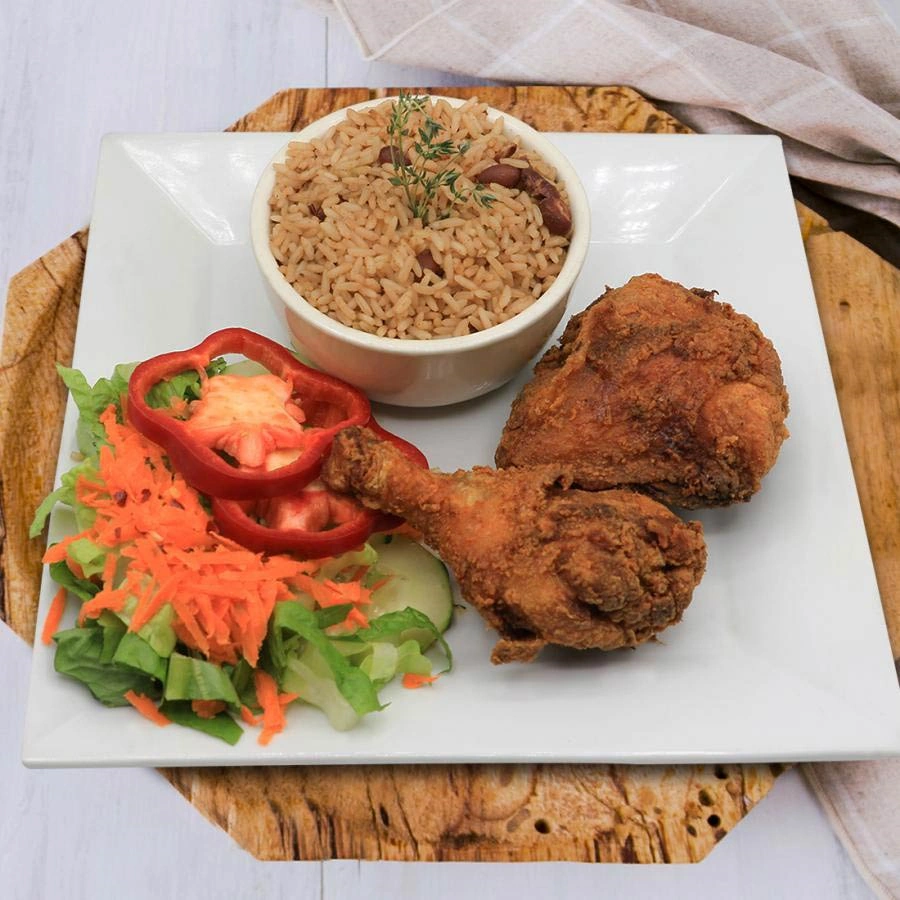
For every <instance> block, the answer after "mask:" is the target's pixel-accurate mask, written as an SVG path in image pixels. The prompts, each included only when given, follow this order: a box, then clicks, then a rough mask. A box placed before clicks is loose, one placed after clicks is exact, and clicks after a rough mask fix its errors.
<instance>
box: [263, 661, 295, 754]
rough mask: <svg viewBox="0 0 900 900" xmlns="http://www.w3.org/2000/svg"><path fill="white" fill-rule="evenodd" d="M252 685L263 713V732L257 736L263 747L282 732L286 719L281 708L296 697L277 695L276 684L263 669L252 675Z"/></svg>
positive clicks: (293, 695)
mask: <svg viewBox="0 0 900 900" xmlns="http://www.w3.org/2000/svg"><path fill="white" fill-rule="evenodd" d="M253 683H254V685H255V686H256V699H257V700H258V701H259V705H260V706H261V707H262V711H263V712H262V725H263V730H262V732H261V734H260V736H259V743H260V744H262V745H263V746H265V745H266V744H268V743H269V741H271V740H272V738H273V737H274V736H275V735H276V734H278V733H279V732H281V731H284V726H285V723H286V719H285V717H284V709H283V707H284V706H285V704H287V703H290V702H291V701H292V700H296V699H297V695H296V694H281V695H279V693H278V683H277V682H276V681H275V679H274V678H273V677H272V676H271V675H270V674H269V673H268V672H266V671H264V670H263V669H257V670H256V671H255V672H254V673H253Z"/></svg>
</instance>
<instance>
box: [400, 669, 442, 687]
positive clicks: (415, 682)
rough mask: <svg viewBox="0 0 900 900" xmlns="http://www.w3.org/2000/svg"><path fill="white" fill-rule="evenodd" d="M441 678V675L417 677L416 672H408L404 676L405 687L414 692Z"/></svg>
mask: <svg viewBox="0 0 900 900" xmlns="http://www.w3.org/2000/svg"><path fill="white" fill-rule="evenodd" d="M439 677H440V676H439V675H416V673H415V672H407V673H406V674H405V675H404V676H403V687H405V688H410V689H412V690H414V689H415V688H420V687H423V686H424V685H426V684H433V683H434V682H435V681H437V680H438V678H439Z"/></svg>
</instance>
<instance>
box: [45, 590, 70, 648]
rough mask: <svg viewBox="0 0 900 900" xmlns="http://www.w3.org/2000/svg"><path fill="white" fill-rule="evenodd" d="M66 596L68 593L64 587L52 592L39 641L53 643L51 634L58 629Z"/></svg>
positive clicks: (64, 607) (63, 611) (64, 608)
mask: <svg viewBox="0 0 900 900" xmlns="http://www.w3.org/2000/svg"><path fill="white" fill-rule="evenodd" d="M67 596H68V593H67V591H66V589H65V588H64V587H61V588H60V589H59V590H58V591H57V592H56V594H54V596H53V602H52V603H51V604H50V609H48V610H47V618H46V619H44V627H43V629H41V643H44V644H52V643H53V635H54V634H56V632H57V631H58V630H59V623H60V622H61V621H62V617H63V614H64V613H65V611H66V597H67Z"/></svg>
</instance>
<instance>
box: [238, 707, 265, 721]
mask: <svg viewBox="0 0 900 900" xmlns="http://www.w3.org/2000/svg"><path fill="white" fill-rule="evenodd" d="M241 718H242V719H243V720H244V721H245V722H246V723H247V724H248V725H259V723H260V721H261V720H260V717H259V716H257V715H254V714H253V710H252V709H250V707H249V706H241Z"/></svg>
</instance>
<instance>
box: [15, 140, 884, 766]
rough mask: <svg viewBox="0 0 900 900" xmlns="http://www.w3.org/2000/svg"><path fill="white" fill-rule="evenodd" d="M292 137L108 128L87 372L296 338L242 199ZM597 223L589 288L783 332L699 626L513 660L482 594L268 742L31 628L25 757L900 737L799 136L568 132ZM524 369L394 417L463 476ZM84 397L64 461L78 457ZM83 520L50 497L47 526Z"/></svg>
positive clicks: (850, 750)
mask: <svg viewBox="0 0 900 900" xmlns="http://www.w3.org/2000/svg"><path fill="white" fill-rule="evenodd" d="M288 138H289V136H288V135H284V134H203V135H119V136H112V137H109V138H107V139H106V140H105V141H104V144H103V150H102V154H101V160H100V169H99V176H98V182H97V191H96V197H95V205H94V217H93V223H92V226H91V235H90V247H89V250H88V258H87V268H86V270H85V278H84V292H83V295H82V304H81V312H80V318H79V323H78V335H77V341H76V348H75V363H74V364H75V366H77V367H78V368H80V369H82V370H84V372H85V373H86V374H87V376H88V378H89V379H90V380H91V381H93V380H94V379H96V378H98V377H100V376H103V375H108V374H109V373H110V372H111V370H112V368H113V366H114V365H115V364H116V363H118V362H125V361H130V360H137V359H143V358H146V357H148V356H151V355H154V354H157V353H161V352H163V351H167V350H172V349H178V348H184V347H188V346H191V345H193V344H195V343H197V342H198V341H199V340H200V339H202V338H203V337H205V336H206V335H207V334H208V333H209V332H211V331H214V330H216V329H218V328H222V327H225V326H233V325H241V326H245V327H249V328H253V329H255V330H257V331H261V332H263V333H265V334H267V335H269V336H270V337H273V338H276V339H279V340H286V339H287V332H286V330H285V329H284V328H283V327H282V326H281V323H280V322H279V321H278V320H277V318H276V316H275V313H274V312H273V311H272V310H271V309H270V307H269V306H268V305H267V303H266V300H265V297H264V294H263V289H262V284H261V280H260V277H259V275H258V273H257V271H256V267H255V263H254V260H253V256H252V254H251V250H250V245H249V239H248V219H249V212H248V211H249V202H250V196H251V193H252V191H253V187H254V185H255V184H256V181H257V178H258V176H259V175H260V173H261V171H262V169H263V167H264V165H265V163H266V162H267V160H268V159H269V158H270V157H271V156H272V155H273V154H274V153H275V151H276V150H277V149H278V148H279V147H280V146H281V145H282V144H283V143H284V142H285V141H286V140H287V139H288ZM552 139H553V140H554V141H555V142H556V143H557V144H558V145H559V147H560V149H562V151H563V152H564V153H566V154H567V155H568V156H569V158H570V159H571V160H572V162H573V163H574V165H575V168H576V169H577V170H578V172H579V174H580V175H581V177H582V179H583V180H584V184H585V187H586V189H587V193H588V197H589V199H590V204H591V212H592V217H593V225H592V235H591V247H590V252H589V255H588V259H587V263H586V265H585V268H584V271H583V273H582V275H581V277H580V278H579V280H578V282H577V284H576V286H575V289H574V290H573V292H572V296H571V300H570V312H576V311H578V310H580V309H583V308H584V307H585V306H586V305H587V304H588V303H589V302H590V301H591V300H593V299H594V298H595V297H596V296H598V295H599V294H600V293H602V292H603V290H604V286H605V285H614V286H617V285H620V284H623V283H624V282H625V281H626V280H627V279H628V278H629V277H630V276H631V275H635V274H639V273H641V272H650V271H654V272H659V273H660V274H662V275H663V276H665V277H667V278H671V279H674V280H676V281H679V282H681V283H683V284H685V285H688V286H690V287H695V286H696V287H704V288H708V289H716V290H718V291H719V293H720V297H721V298H722V299H724V300H727V301H729V302H730V303H732V304H733V305H734V306H735V307H736V308H737V309H738V310H740V311H742V312H745V313H747V314H749V315H750V316H752V317H753V318H754V319H755V320H756V321H757V322H758V323H759V325H760V326H761V327H762V329H763V331H764V332H765V333H766V334H767V335H769V337H771V338H772V340H773V341H774V343H775V346H776V347H777V349H778V351H779V353H780V355H781V359H782V362H783V365H784V377H785V381H786V383H787V385H788V389H789V392H790V396H791V415H790V419H789V421H788V425H789V427H790V430H791V438H790V440H789V441H788V442H787V443H786V444H785V446H784V448H783V450H782V452H781V457H780V459H779V461H778V463H777V465H776V467H775V469H774V470H773V471H772V473H771V474H770V475H769V476H768V477H767V478H766V479H765V482H764V485H763V489H762V491H761V492H760V493H759V494H758V495H757V496H756V497H755V498H754V499H753V500H752V501H751V502H750V503H749V504H744V505H741V506H738V507H733V508H729V509H724V510H716V511H708V512H703V513H701V514H700V515H699V518H701V519H702V521H703V525H704V528H705V531H706V538H707V541H708V545H709V567H708V570H707V573H706V575H705V577H704V579H703V581H702V583H701V584H700V586H699V588H698V589H697V591H696V593H695V597H694V600H693V603H692V604H691V606H690V607H689V608H688V610H687V613H686V614H685V617H684V620H683V622H682V623H681V624H679V625H678V626H676V627H674V628H671V629H669V630H667V631H666V632H664V634H663V635H662V639H661V641H660V642H659V643H651V644H647V645H645V646H642V647H640V648H639V649H637V650H634V651H619V652H614V653H607V654H603V653H591V652H584V653H581V654H577V653H571V652H562V651H546V652H544V653H542V654H541V656H540V658H539V659H538V661H537V662H535V663H533V664H531V665H515V664H514V665H507V666H502V667H494V666H492V665H491V663H490V662H489V653H490V648H491V646H492V644H493V634H492V633H491V632H490V631H488V630H487V629H486V627H485V626H484V625H483V624H482V622H481V619H480V618H479V617H478V615H477V614H476V613H475V612H474V611H472V610H465V611H462V612H461V613H460V614H459V615H458V617H457V622H456V624H455V625H454V626H453V628H452V629H451V631H450V632H449V633H448V638H449V640H450V643H451V645H452V647H453V649H454V652H455V654H456V666H455V669H454V671H453V672H452V673H451V674H450V675H449V676H446V677H444V678H442V679H441V680H440V681H439V682H438V683H437V684H436V685H435V686H434V687H433V688H431V689H426V690H419V691H405V690H403V689H400V688H396V687H391V688H389V689H388V690H386V691H385V694H384V696H385V698H386V699H388V700H390V701H391V705H390V707H389V709H387V710H386V711H385V712H383V713H381V714H373V715H370V716H368V717H367V718H366V719H365V720H364V721H363V723H362V724H361V725H360V726H359V727H358V728H356V729H355V730H353V731H350V732H346V733H337V732H335V731H333V730H332V729H331V728H330V727H329V726H328V724H327V722H326V720H325V719H324V717H323V716H322V715H321V714H320V713H319V712H318V711H317V710H314V709H312V708H309V707H302V706H299V705H295V706H294V707H292V708H291V710H290V714H289V723H288V728H287V730H286V731H285V732H284V733H283V734H281V735H279V736H278V737H277V739H275V740H274V741H272V743H271V744H270V745H269V746H268V747H261V746H259V745H258V744H257V743H256V735H255V733H254V732H253V731H250V732H248V733H247V734H245V735H244V737H243V738H242V739H241V741H240V742H239V743H238V745H237V746H235V747H229V746H228V745H226V744H224V743H220V742H218V741H216V740H215V739H213V738H209V737H207V736H205V735H202V734H199V733H195V732H192V731H190V730H188V729H184V728H166V729H159V728H156V727H154V726H153V725H151V724H149V723H148V722H146V721H145V720H143V719H142V718H141V717H140V716H138V715H137V714H135V713H134V712H133V711H132V710H129V709H121V710H110V709H107V708H105V707H103V706H101V705H100V704H98V703H97V702H95V701H94V700H93V699H92V698H91V696H90V695H89V694H88V692H87V690H85V689H84V688H83V687H82V686H81V685H79V684H76V683H74V682H71V681H69V680H67V679H65V678H62V677H60V676H58V675H56V674H55V672H54V671H53V650H52V648H51V647H45V646H42V645H40V644H38V645H37V646H35V650H34V664H33V672H32V679H31V690H30V696H29V704H28V715H27V722H26V733H25V744H24V754H23V755H24V760H25V762H26V764H28V765H31V766H61V765H78V766H83V765H103V766H117V765H213V764H214V765H236V764H276V763H386V762H447V761H452V762H477V761H498V762H499V761H529V762H562V761H586V762H587V761H592V762H615V763H626V762H630V763H680V762H709V761H713V760H721V761H734V762H737V761H750V760H759V761H774V760H820V759H845V758H860V757H874V756H880V755H888V754H894V753H898V752H900V702H898V701H900V693H898V686H897V677H896V674H895V671H894V666H893V663H892V660H891V654H890V648H889V644H888V639H887V633H886V629H885V624H884V617H883V613H882V609H881V604H880V602H879V596H878V589H877V586H876V583H875V578H874V573H873V568H872V562H871V558H870V556H869V549H868V545H867V542H866V535H865V531H864V528H863V522H862V517H861V515H860V509H859V502H858V499H857V495H856V490H855V487H854V483H853V475H852V472H851V468H850V462H849V458H848V454H847V447H846V444H845V441H844V435H843V431H842V428H841V420H840V416H839V413H838V408H837V403H836V400H835V394H834V389H833V386H832V381H831V374H830V369H829V366H828V360H827V357H826V353H825V346H824V342H823V339H822V333H821V330H820V326H819V320H818V316H817V313H816V306H815V301H814V297H813V293H812V287H811V284H810V280H809V274H808V271H807V267H806V258H805V256H804V253H803V247H802V243H801V240H800V235H799V231H798V227H797V221H796V215H795V209H794V204H793V200H792V197H791V192H790V187H789V183H788V179H787V174H786V171H785V167H784V160H783V156H782V151H781V146H780V143H779V142H778V140H777V139H775V138H771V137H731V136H728V137H726V136H650V135H587V134H573V135H570V134H558V135H553V136H552ZM529 375H530V368H529V369H528V370H525V371H523V372H522V373H521V375H520V376H519V377H518V378H517V379H516V380H515V381H514V382H513V383H511V384H509V385H507V386H506V387H504V388H502V389H500V390H498V391H496V392H495V393H493V394H491V395H489V396H486V397H482V398H480V399H478V400H474V401H471V402H469V403H465V404H460V405H458V406H455V407H449V408H443V409H437V410H434V411H431V410H415V411H411V410H398V409H390V408H384V409H381V410H379V411H378V413H379V418H380V419H381V420H382V422H383V423H384V424H385V426H386V427H388V428H391V429H392V430H395V431H397V432H399V433H400V434H402V435H404V436H405V437H407V438H409V439H411V440H412V441H414V442H415V443H416V444H418V445H419V446H420V447H421V448H422V449H423V450H424V451H425V453H426V454H427V455H428V458H429V460H430V461H431V464H432V465H433V466H436V467H438V468H441V469H444V470H451V471H452V470H453V469H456V468H459V467H470V466H472V465H475V464H490V463H491V461H492V458H493V451H494V448H495V446H496V444H497V441H498V438H499V436H500V432H501V429H502V427H503V424H504V422H505V420H506V417H507V413H508V410H509V405H510V403H511V401H512V399H513V397H514V396H515V395H516V393H517V391H518V390H519V388H520V387H521V385H522V384H523V383H524V382H525V380H526V379H527V378H528V377H529ZM74 425H75V415H74V410H73V408H72V407H71V405H70V408H69V410H68V414H67V417H66V422H65V426H64V432H63V439H62V447H63V452H62V455H61V462H60V468H61V471H62V470H65V469H67V468H68V467H69V464H70V463H69V458H68V457H69V453H70V451H71V450H72V448H73V446H74ZM66 526H67V522H66V516H65V513H64V512H63V511H61V510H57V512H56V514H55V515H54V517H53V520H52V522H51V538H58V537H59V536H60V535H61V534H62V533H63V532H64V531H65V528H66ZM52 593H53V588H52V585H51V584H50V583H48V579H45V581H44V585H43V589H42V592H41V604H40V610H39V613H38V615H39V621H42V620H43V617H44V615H45V614H46V610H47V606H48V604H49V602H50V598H51V596H52Z"/></svg>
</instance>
